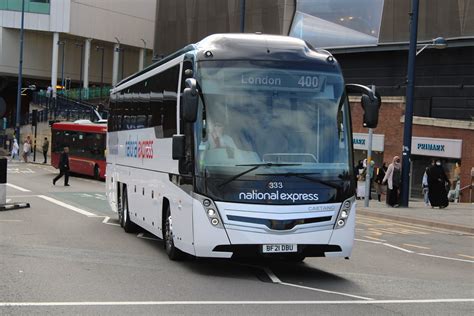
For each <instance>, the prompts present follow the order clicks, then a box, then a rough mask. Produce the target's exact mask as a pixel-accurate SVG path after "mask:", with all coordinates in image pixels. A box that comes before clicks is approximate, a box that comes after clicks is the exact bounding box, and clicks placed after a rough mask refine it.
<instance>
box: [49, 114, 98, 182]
mask: <svg viewBox="0 0 474 316" xmlns="http://www.w3.org/2000/svg"><path fill="white" fill-rule="evenodd" d="M106 135H107V123H106V122H99V123H92V122H90V121H87V120H79V121H75V122H60V123H54V124H53V125H52V127H51V165H52V166H53V167H55V168H58V164H59V157H60V155H61V152H62V151H63V148H64V146H69V167H70V171H71V172H73V173H78V174H83V175H89V176H93V177H94V178H96V179H105V148H106V147H105V146H106Z"/></svg>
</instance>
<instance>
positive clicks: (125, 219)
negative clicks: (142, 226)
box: [122, 185, 138, 233]
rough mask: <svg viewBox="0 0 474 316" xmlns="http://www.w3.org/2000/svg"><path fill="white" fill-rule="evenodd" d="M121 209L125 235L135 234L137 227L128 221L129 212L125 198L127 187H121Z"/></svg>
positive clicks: (126, 198)
mask: <svg viewBox="0 0 474 316" xmlns="http://www.w3.org/2000/svg"><path fill="white" fill-rule="evenodd" d="M122 209H123V225H122V227H123V229H124V230H125V231H126V232H127V233H135V232H136V231H137V229H138V227H137V225H135V223H132V221H131V220H130V212H129V209H128V197H127V186H126V185H124V186H123V192H122Z"/></svg>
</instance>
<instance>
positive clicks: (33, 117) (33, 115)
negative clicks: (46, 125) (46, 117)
mask: <svg viewBox="0 0 474 316" xmlns="http://www.w3.org/2000/svg"><path fill="white" fill-rule="evenodd" d="M37 124H38V110H33V111H31V126H36V125H37Z"/></svg>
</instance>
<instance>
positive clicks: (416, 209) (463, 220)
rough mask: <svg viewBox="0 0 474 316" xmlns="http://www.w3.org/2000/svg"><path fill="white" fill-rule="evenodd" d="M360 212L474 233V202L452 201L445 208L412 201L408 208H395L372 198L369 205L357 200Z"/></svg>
mask: <svg viewBox="0 0 474 316" xmlns="http://www.w3.org/2000/svg"><path fill="white" fill-rule="evenodd" d="M357 212H358V214H362V215H367V216H373V217H380V218H386V219H393V220H397V221H402V222H406V223H411V224H419V225H425V226H430V227H439V228H444V229H449V230H457V231H461V232H466V233H471V234H474V204H472V203H450V204H449V206H448V207H447V208H445V209H439V208H431V207H430V206H428V207H427V206H425V204H424V203H423V202H422V201H410V203H409V207H408V208H403V207H398V208H393V207H389V206H387V205H386V204H385V202H378V201H374V200H371V201H370V204H369V207H364V201H363V200H358V201H357Z"/></svg>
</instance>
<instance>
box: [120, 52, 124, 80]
mask: <svg viewBox="0 0 474 316" xmlns="http://www.w3.org/2000/svg"><path fill="white" fill-rule="evenodd" d="M119 49H120V54H121V55H122V78H120V80H123V70H124V67H125V48H122V47H120V48H119Z"/></svg>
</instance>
